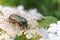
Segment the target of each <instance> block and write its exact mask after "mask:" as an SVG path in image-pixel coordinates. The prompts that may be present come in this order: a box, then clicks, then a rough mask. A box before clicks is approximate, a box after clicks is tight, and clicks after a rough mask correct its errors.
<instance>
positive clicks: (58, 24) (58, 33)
mask: <svg viewBox="0 0 60 40" xmlns="http://www.w3.org/2000/svg"><path fill="white" fill-rule="evenodd" d="M57 26H58V29H57V35H58V36H60V21H58V22H57Z"/></svg>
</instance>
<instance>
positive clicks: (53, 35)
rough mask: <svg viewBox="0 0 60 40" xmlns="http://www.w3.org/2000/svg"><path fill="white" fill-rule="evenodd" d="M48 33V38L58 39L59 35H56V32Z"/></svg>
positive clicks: (51, 39)
mask: <svg viewBox="0 0 60 40" xmlns="http://www.w3.org/2000/svg"><path fill="white" fill-rule="evenodd" d="M48 35H49V38H50V40H60V37H59V36H57V35H56V34H53V33H50V34H48Z"/></svg>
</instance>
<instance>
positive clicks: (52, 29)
mask: <svg viewBox="0 0 60 40" xmlns="http://www.w3.org/2000/svg"><path fill="white" fill-rule="evenodd" d="M47 32H52V33H56V32H57V24H55V23H52V24H50V27H49V28H48V29H47Z"/></svg>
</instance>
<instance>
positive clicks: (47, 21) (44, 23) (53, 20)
mask: <svg viewBox="0 0 60 40" xmlns="http://www.w3.org/2000/svg"><path fill="white" fill-rule="evenodd" d="M57 21H58V19H56V18H55V17H52V16H47V17H46V18H45V19H43V20H39V21H38V23H39V25H40V27H43V28H45V29H47V28H49V25H50V24H51V23H56V22H57Z"/></svg>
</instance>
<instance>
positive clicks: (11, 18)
mask: <svg viewBox="0 0 60 40" xmlns="http://www.w3.org/2000/svg"><path fill="white" fill-rule="evenodd" d="M9 21H10V22H11V23H14V24H15V23H17V24H18V25H19V26H21V27H27V26H28V23H27V20H26V19H25V18H24V17H22V16H19V15H16V14H11V15H10V16H9Z"/></svg>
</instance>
